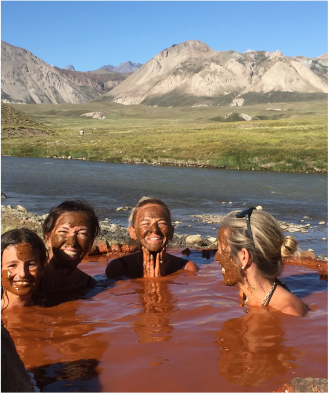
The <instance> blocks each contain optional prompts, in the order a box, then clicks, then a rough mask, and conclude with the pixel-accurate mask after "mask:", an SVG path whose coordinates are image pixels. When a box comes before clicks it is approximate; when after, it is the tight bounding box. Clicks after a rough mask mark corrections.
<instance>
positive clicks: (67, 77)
mask: <svg viewBox="0 0 328 393" xmlns="http://www.w3.org/2000/svg"><path fill="white" fill-rule="evenodd" d="M126 77H127V75H126V74H121V73H116V72H111V71H106V72H103V73H101V74H96V73H88V72H78V71H72V70H69V69H60V68H58V67H55V66H52V65H49V64H47V63H45V62H44V61H43V60H41V59H40V58H38V57H36V56H35V55H33V53H31V52H29V51H28V50H26V49H23V48H18V47H15V46H13V45H10V44H8V43H6V42H4V41H2V42H1V99H2V100H4V101H5V102H9V103H31V104H43V103H52V104H59V103H72V104H79V103H83V102H88V101H90V100H92V99H94V98H98V97H99V96H101V95H103V94H105V93H107V92H109V91H110V90H111V89H112V88H113V87H115V86H117V85H118V84H119V83H121V82H122V81H123V80H124V79H125V78H126Z"/></svg>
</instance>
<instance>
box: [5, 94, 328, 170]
mask: <svg viewBox="0 0 328 393" xmlns="http://www.w3.org/2000/svg"><path fill="white" fill-rule="evenodd" d="M12 107H14V108H15V109H17V110H19V111H22V112H24V113H25V114H26V115H28V116H30V117H31V118H33V119H36V120H37V121H39V122H41V123H43V124H44V125H45V126H48V127H51V128H52V129H53V130H55V132H54V134H53V135H40V136H26V137H22V136H20V137H19V138H15V137H3V138H2V154H3V155H12V156H19V157H62V158H63V157H65V158H67V157H72V158H76V159H86V160H94V161H107V162H131V163H146V164H155V165H197V166H202V165H203V166H213V167H225V168H239V169H247V170H252V169H253V170H273V171H288V172H294V171H297V172H305V171H309V172H326V171H327V107H326V103H325V102H302V103H281V104H258V105H252V106H243V107H227V106H221V107H220V106H216V107H214V106H211V107H196V108H192V107H174V108H163V107H150V106H145V105H133V106H124V105H120V104H115V103H111V102H109V101H106V100H100V101H98V102H95V101H93V102H89V103H86V104H81V105H73V104H60V105H12ZM268 108H271V109H270V110H268ZM273 109H280V110H278V111H276V110H273ZM92 111H98V112H99V111H100V112H102V113H103V114H104V115H105V116H106V117H107V119H106V120H95V119H86V118H81V117H79V116H80V115H81V114H83V113H86V112H92ZM231 112H236V113H246V114H248V115H251V116H256V117H259V118H261V119H262V120H257V121H253V120H252V121H248V122H246V121H245V122H231V123H227V122H225V123H221V122H218V121H214V120H212V119H217V118H220V117H222V116H226V115H227V114H228V113H231ZM82 129H83V130H84V135H80V133H79V131H80V130H82Z"/></svg>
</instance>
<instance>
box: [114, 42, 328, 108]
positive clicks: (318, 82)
mask: <svg viewBox="0 0 328 393" xmlns="http://www.w3.org/2000/svg"><path fill="white" fill-rule="evenodd" d="M327 66H328V63H327V60H326V57H325V55H323V56H320V58H306V57H303V56H298V57H287V56H284V55H283V54H282V53H281V52H280V51H276V52H273V53H270V52H266V51H250V50H248V51H247V52H245V53H238V52H235V51H226V52H216V51H214V50H213V49H211V48H210V47H209V46H208V45H206V44H204V43H203V42H200V41H193V40H190V41H186V42H183V43H182V44H179V45H172V46H171V47H170V48H168V49H165V50H163V51H162V52H160V53H159V54H158V55H156V56H155V57H153V58H152V59H151V60H149V61H148V62H147V63H146V64H144V65H143V66H142V67H140V68H139V69H138V70H137V71H135V72H134V73H133V74H132V75H130V76H129V77H128V78H127V79H126V80H125V81H124V82H122V83H121V84H120V85H118V86H116V87H115V88H114V89H113V90H112V91H111V92H110V93H108V94H109V95H112V96H114V101H115V102H118V103H122V104H126V105H133V104H140V103H143V104H148V105H154V104H156V105H162V106H170V105H173V106H174V105H179V104H181V103H182V104H187V105H190V104H191V105H192V104H195V103H202V102H203V103H208V104H209V105H213V104H215V105H217V104H221V105H222V104H223V105H236V106H238V105H243V104H244V103H245V99H246V101H247V100H248V101H249V100H250V99H251V100H252V99H253V101H254V97H257V100H260V101H261V100H262V101H264V102H270V100H271V102H273V101H275V96H277V97H279V100H284V98H281V94H278V95H277V94H276V93H277V92H279V93H281V92H283V93H286V94H287V96H286V95H285V97H287V100H296V101H297V100H298V99H300V100H302V98H301V97H299V98H298V97H297V95H302V94H307V99H311V97H310V96H309V94H310V95H311V94H312V95H313V96H312V98H324V97H325V93H327V92H328V84H327V70H328V67H327ZM295 94H296V96H295ZM288 97H289V98H288ZM265 100H266V101H265Z"/></svg>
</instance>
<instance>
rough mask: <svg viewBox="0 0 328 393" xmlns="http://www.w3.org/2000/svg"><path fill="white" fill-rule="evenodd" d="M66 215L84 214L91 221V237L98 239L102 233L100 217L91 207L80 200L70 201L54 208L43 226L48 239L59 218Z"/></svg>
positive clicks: (44, 234)
mask: <svg viewBox="0 0 328 393" xmlns="http://www.w3.org/2000/svg"><path fill="white" fill-rule="evenodd" d="M64 213H83V214H86V215H87V217H88V219H89V227H90V231H91V236H92V237H96V236H98V235H99V233H100V226H99V221H98V217H97V216H96V213H95V211H94V209H93V207H92V206H91V205H89V204H88V203H86V202H82V201H80V200H79V199H68V200H66V201H64V202H63V203H61V204H60V205H59V206H56V207H53V208H52V209H51V210H50V212H49V215H48V217H47V218H46V219H45V220H44V222H43V224H42V230H43V236H44V237H46V235H47V234H49V233H50V232H51V231H52V230H53V229H54V227H55V225H56V222H57V220H58V218H59V217H60V216H61V215H62V214H64Z"/></svg>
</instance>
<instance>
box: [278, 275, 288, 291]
mask: <svg viewBox="0 0 328 393" xmlns="http://www.w3.org/2000/svg"><path fill="white" fill-rule="evenodd" d="M276 281H277V283H278V284H279V285H280V286H281V287H283V288H284V289H286V290H287V291H288V292H291V290H290V289H289V288H288V287H287V285H286V284H285V283H283V282H282V281H280V280H279V278H276Z"/></svg>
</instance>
